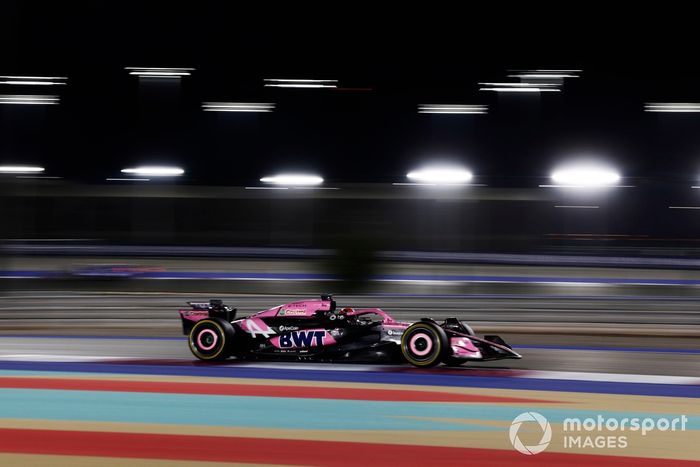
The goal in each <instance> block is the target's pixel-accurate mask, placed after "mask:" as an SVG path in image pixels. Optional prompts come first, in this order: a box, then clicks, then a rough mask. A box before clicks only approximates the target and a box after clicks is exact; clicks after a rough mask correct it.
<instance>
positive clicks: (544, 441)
mask: <svg viewBox="0 0 700 467" xmlns="http://www.w3.org/2000/svg"><path fill="white" fill-rule="evenodd" d="M523 423H528V424H530V425H533V424H534V426H539V429H540V430H542V438H540V441H539V443H537V444H533V445H530V446H525V445H524V444H523V442H522V441H520V438H519V437H518V432H519V431H520V427H521V426H522V425H523ZM508 435H509V436H510V442H511V444H512V445H513V447H514V448H515V449H517V450H518V451H519V452H521V453H523V454H526V455H528V456H531V455H533V454H539V453H541V452H542V451H544V450H545V449H547V446H549V443H550V442H551V441H552V426H551V425H550V424H549V421H547V419H546V418H544V416H542V415H541V414H539V413H537V412H524V413H521V414H520V415H518V416H517V417H515V419H514V420H513V422H512V423H511V424H510V430H509V431H508Z"/></svg>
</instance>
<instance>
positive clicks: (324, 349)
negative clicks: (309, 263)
mask: <svg viewBox="0 0 700 467" xmlns="http://www.w3.org/2000/svg"><path fill="white" fill-rule="evenodd" d="M188 304H189V305H190V306H191V309H189V310H180V317H181V318H182V330H183V333H184V334H185V335H187V336H188V341H189V346H190V350H191V351H192V353H193V354H194V355H195V357H197V358H199V359H200V360H223V359H225V358H228V357H236V358H239V359H287V360H305V361H321V362H334V361H363V362H368V361H372V362H392V361H393V362H400V361H407V362H409V363H411V364H412V365H415V366H417V367H432V366H435V365H438V364H440V363H445V364H447V365H451V366H454V365H460V364H462V363H465V362H469V361H487V360H499V359H503V358H521V356H520V355H519V354H518V353H517V352H515V351H513V349H512V348H511V347H510V346H509V345H508V344H506V343H505V342H504V341H503V339H501V338H500V337H498V336H484V337H483V338H481V337H477V336H476V335H474V331H472V329H471V328H470V327H469V326H468V325H467V324H465V323H462V322H460V321H459V320H458V319H456V318H447V319H446V320H445V321H444V322H442V323H438V322H436V321H434V320H433V319H431V318H423V319H422V320H420V321H418V322H415V323H404V322H401V321H396V320H395V319H393V318H392V317H391V316H389V314H388V313H386V312H384V311H382V310H380V309H379V308H368V309H358V310H355V309H352V308H342V309H338V308H337V307H336V303H335V300H333V297H332V296H331V295H328V294H324V295H321V299H320V300H319V299H316V300H301V301H298V302H292V303H287V304H285V305H280V306H275V307H272V308H270V309H269V310H265V311H261V312H259V313H255V314H253V315H250V316H246V317H244V318H236V309H235V308H231V307H228V306H226V305H224V304H223V303H222V301H221V300H211V301H209V302H208V303H207V302H204V303H195V302H189V303H188Z"/></svg>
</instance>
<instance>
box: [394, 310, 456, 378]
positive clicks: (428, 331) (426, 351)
mask: <svg viewBox="0 0 700 467" xmlns="http://www.w3.org/2000/svg"><path fill="white" fill-rule="evenodd" d="M449 351H450V348H449V345H448V341H447V335H446V334H445V331H444V330H443V329H442V328H441V327H440V326H438V325H437V324H436V323H433V322H431V321H420V322H418V323H413V324H412V325H410V326H409V327H408V328H406V330H405V331H404V333H403V335H402V336H401V353H402V354H403V357H404V358H405V359H406V361H407V362H408V363H410V364H411V365H414V366H417V367H420V368H430V367H433V366H435V365H438V364H439V363H440V362H441V361H443V360H444V359H445V358H446V356H447V354H448V352H449Z"/></svg>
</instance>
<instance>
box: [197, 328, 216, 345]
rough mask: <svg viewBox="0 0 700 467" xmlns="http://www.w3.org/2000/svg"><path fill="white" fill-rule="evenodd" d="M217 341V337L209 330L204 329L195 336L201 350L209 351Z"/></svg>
mask: <svg viewBox="0 0 700 467" xmlns="http://www.w3.org/2000/svg"><path fill="white" fill-rule="evenodd" d="M218 341H219V336H217V335H216V333H215V332H214V331H212V330H211V329H204V330H202V332H200V333H199V335H198V336H197V344H198V347H199V348H200V349H202V350H211V349H213V348H214V346H215V345H216V343H217V342H218Z"/></svg>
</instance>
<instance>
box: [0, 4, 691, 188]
mask: <svg viewBox="0 0 700 467" xmlns="http://www.w3.org/2000/svg"><path fill="white" fill-rule="evenodd" d="M144 4H145V5H144ZM242 4H243V2H233V1H230V2H224V1H220V2H191V3H187V2H167V3H165V2H117V1H95V2H75V3H73V2H53V3H45V4H44V3H37V2H3V3H2V6H0V8H2V9H1V10H0V15H1V17H2V29H1V30H0V47H1V49H0V50H1V51H2V55H1V58H0V74H2V75H34V74H38V75H59V76H68V78H69V80H68V86H65V87H63V89H60V95H61V98H62V102H61V105H60V106H50V107H45V108H44V107H42V108H36V107H38V106H7V105H6V106H2V108H0V162H2V163H10V162H12V163H30V162H31V163H38V164H41V165H43V166H45V167H46V168H47V173H48V174H54V175H61V176H65V177H68V178H76V179H81V180H85V181H100V180H103V179H104V178H105V177H109V176H115V175H117V174H118V172H119V169H121V168H123V167H125V166H127V165H132V164H141V163H146V162H165V163H173V164H178V165H181V166H183V167H184V168H185V169H186V170H187V172H188V176H187V179H186V181H187V182H190V183H214V184H232V185H234V184H247V183H254V182H255V181H256V180H257V179H258V178H260V177H261V176H264V175H269V174H271V173H274V172H276V171H278V170H283V169H298V170H299V169H307V170H311V171H314V172H317V173H320V174H321V175H323V176H324V177H325V178H326V179H327V180H329V181H336V182H352V181H359V182H365V181H401V180H403V178H404V176H405V174H406V172H407V171H409V170H410V169H411V168H414V167H415V166H416V165H417V164H420V163H421V162H423V161H430V160H433V159H434V158H436V157H438V158H442V159H448V160H450V159H451V160H455V161H460V162H463V163H464V164H465V165H467V166H469V167H470V168H472V170H473V171H474V173H475V174H476V175H477V176H478V177H479V178H480V179H483V180H487V181H488V183H489V184H490V185H496V186H532V185H533V184H536V183H541V181H542V180H541V179H539V178H536V177H543V176H546V175H547V174H548V173H549V170H550V169H551V167H552V165H553V164H555V163H556V162H557V161H559V160H562V159H563V158H566V157H569V156H574V155H577V154H594V155H599V156H601V157H603V158H605V159H607V160H610V161H612V162H613V163H614V164H615V165H617V166H618V167H619V168H620V170H621V171H622V173H623V174H625V175H627V176H632V177H650V178H657V179H660V180H662V181H669V182H676V181H677V182H679V183H684V184H685V183H686V182H687V181H688V180H692V181H695V178H696V177H698V176H700V132H699V131H698V128H699V126H698V125H699V124H700V114H698V115H657V114H646V113H644V112H643V111H642V109H643V104H644V103H645V102H659V101H661V102H669V101H671V102H673V101H680V102H698V101H700V89H698V86H697V82H698V71H699V69H698V68H699V65H698V63H700V62H698V60H697V53H696V47H697V40H696V39H695V37H694V34H695V29H694V27H692V24H691V21H692V19H693V15H691V14H690V13H689V11H686V12H683V11H682V10H681V9H678V10H676V11H674V12H673V13H672V14H668V15H667V14H664V13H663V12H659V11H658V10H653V11H651V10H650V11H645V10H643V9H637V10H636V11H634V15H633V14H632V12H630V11H620V12H613V11H608V10H607V9H605V10H604V9H600V8H597V7H595V6H579V7H576V6H575V5H574V4H568V7H567V8H564V7H563V6H562V4H559V3H558V4H556V5H558V6H557V7H556V8H555V7H549V9H548V10H544V9H543V10H536V9H534V8H533V7H529V6H527V5H526V6H525V7H524V8H523V9H521V10H515V11H513V10H511V8H512V7H510V6H508V4H507V3H503V4H499V5H497V6H494V7H493V8H490V9H487V8H478V9H477V8H474V7H473V6H472V5H471V3H469V4H466V7H462V9H461V10H460V9H458V8H457V7H454V6H453V7H451V8H446V7H444V6H443V7H440V6H439V5H437V4H435V3H431V7H430V8H428V9H425V8H421V9H418V8H415V9H410V8H408V7H406V6H405V5H406V4H405V3H404V4H402V5H403V6H400V5H399V4H396V5H393V6H392V5H387V6H386V8H385V11H379V10H378V9H377V7H376V6H372V4H363V3H350V2H344V3H336V4H334V6H333V7H332V8H331V6H330V4H323V3H318V4H306V6H304V7H299V5H296V4H291V3H288V4H287V7H285V8H280V7H278V6H276V5H275V4H274V3H269V4H266V5H262V6H261V7H259V8H255V9H249V8H243V7H241V6H240V5H242ZM521 5H522V4H521ZM581 5H588V4H581ZM684 18H687V20H686V19H684ZM125 66H176V67H177V66H184V67H188V66H191V67H195V68H196V71H195V72H194V74H193V75H192V76H191V77H187V78H184V79H183V80H182V81H181V82H180V83H179V84H178V83H177V82H175V81H169V82H167V83H157V82H153V81H148V82H143V81H142V82H141V84H139V80H138V79H137V78H135V77H132V76H129V75H128V74H127V72H126V71H125V70H124V67H125ZM532 68H581V69H583V73H582V76H581V77H580V78H577V79H572V80H568V81H567V82H566V85H565V86H564V91H563V92H562V93H558V94H557V95H547V94H543V95H542V97H539V98H538V97H533V96H527V97H526V98H524V97H515V96H497V95H495V94H494V93H485V92H479V91H478V90H477V88H478V85H477V83H478V82H480V81H503V80H505V78H506V74H507V71H508V70H509V69H532ZM271 77H283V78H303V77H308V78H334V79H339V80H340V84H341V86H344V87H354V88H355V87H359V88H371V89H372V91H339V90H335V91H334V90H311V91H304V90H296V89H269V88H264V87H263V86H262V83H263V81H262V79H263V78H271ZM8 88H13V89H8ZM56 89H57V87H54V88H53V89H51V90H50V91H52V92H53V91H54V90H56ZM41 91H44V90H43V89H41V90H38V91H36V90H33V89H32V90H26V92H24V90H23V91H21V92H20V90H19V89H18V87H17V86H4V87H0V94H11V93H22V92H24V93H30V92H41ZM552 94H554V93H552ZM209 100H224V101H226V100H230V101H244V102H245V101H253V102H275V103H277V109H276V111H275V112H274V113H272V114H220V113H209V112H202V111H201V110H200V104H201V102H202V101H209ZM420 103H466V104H488V105H489V106H490V113H489V114H488V115H483V116H427V115H419V114H417V112H416V105H417V104H420ZM9 107H12V108H9ZM27 107H32V108H27Z"/></svg>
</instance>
